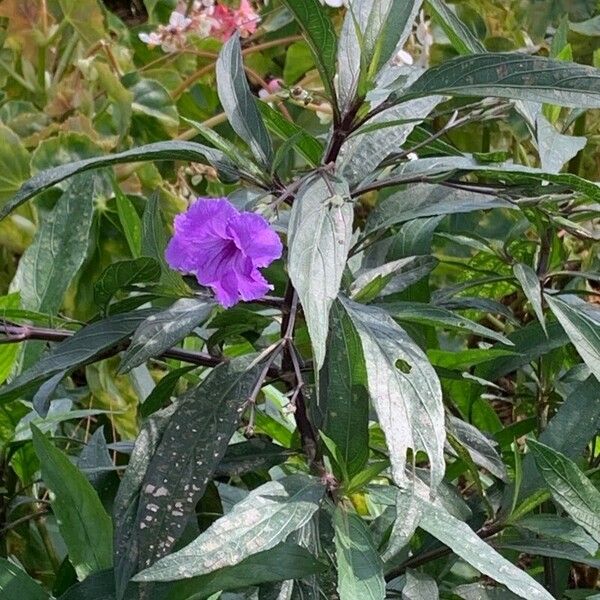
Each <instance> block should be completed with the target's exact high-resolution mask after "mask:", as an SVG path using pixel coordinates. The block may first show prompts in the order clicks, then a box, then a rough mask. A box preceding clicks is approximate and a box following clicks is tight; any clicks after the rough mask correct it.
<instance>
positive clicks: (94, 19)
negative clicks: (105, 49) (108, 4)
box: [58, 0, 107, 46]
mask: <svg viewBox="0 0 600 600" xmlns="http://www.w3.org/2000/svg"><path fill="white" fill-rule="evenodd" d="M58 4H59V5H60V8H61V10H62V11H63V15H64V18H65V20H66V21H67V22H68V23H70V24H71V26H72V27H73V29H75V31H76V32H77V33H78V35H79V37H80V38H81V39H82V40H83V41H84V42H85V43H86V44H87V45H88V46H91V45H92V44H94V43H96V42H99V41H100V40H102V39H105V38H106V37H107V32H106V30H105V29H104V17H103V16H102V11H101V10H100V7H99V6H98V2H97V1H96V0H58Z"/></svg>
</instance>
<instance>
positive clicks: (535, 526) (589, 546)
mask: <svg viewBox="0 0 600 600" xmlns="http://www.w3.org/2000/svg"><path fill="white" fill-rule="evenodd" d="M515 525H516V526H517V527H519V528H520V529H525V530H527V531H531V532H532V533H535V534H539V535H543V536H545V537H552V538H555V539H557V540H561V541H563V542H568V543H570V544H575V545H577V546H579V547H580V548H581V549H583V550H585V551H586V552H587V553H588V554H591V555H594V554H596V552H597V551H598V543H597V542H595V541H594V539H593V538H592V537H590V536H589V535H588V534H587V533H586V532H585V530H584V529H583V528H582V527H580V526H579V525H577V524H576V523H574V522H573V521H571V519H567V518H565V517H559V516H558V515H550V514H538V515H531V516H529V517H524V518H523V519H519V521H517V523H515Z"/></svg>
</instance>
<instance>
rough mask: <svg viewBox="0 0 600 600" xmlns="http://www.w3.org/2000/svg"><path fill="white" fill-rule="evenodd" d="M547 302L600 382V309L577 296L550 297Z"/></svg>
mask: <svg viewBox="0 0 600 600" xmlns="http://www.w3.org/2000/svg"><path fill="white" fill-rule="evenodd" d="M567 298H568V300H567ZM547 302H548V305H549V306H550V308H551V309H552V312H553V313H554V314H555V315H556V318H557V319H558V321H559V322H560V324H561V325H562V326H563V328H564V330H565V331H566V332H567V335H568V336H569V339H570V340H571V342H572V343H573V345H574V346H575V349H576V350H577V352H579V355H580V356H581V358H583V360H584V361H585V363H586V364H587V366H588V367H589V368H590V371H591V372H592V373H593V374H594V375H595V376H596V379H598V381H600V308H598V307H597V306H595V305H593V304H588V303H587V302H585V301H583V300H582V299H581V298H578V297H577V296H567V297H561V298H558V297H556V296H552V297H550V296H549V297H548V298H547Z"/></svg>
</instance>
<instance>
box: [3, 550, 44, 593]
mask: <svg viewBox="0 0 600 600" xmlns="http://www.w3.org/2000/svg"><path fill="white" fill-rule="evenodd" d="M0 595H1V596H2V599H3V600H24V599H25V598H27V600H49V599H50V596H49V595H48V594H47V593H46V592H45V591H44V590H43V589H42V587H41V586H40V585H39V584H38V583H37V582H36V581H34V580H33V579H32V578H31V577H29V575H27V573H25V571H23V570H22V569H20V568H19V567H17V565H15V564H13V563H11V562H9V561H8V560H6V559H5V558H0Z"/></svg>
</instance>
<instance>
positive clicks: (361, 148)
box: [339, 96, 442, 183]
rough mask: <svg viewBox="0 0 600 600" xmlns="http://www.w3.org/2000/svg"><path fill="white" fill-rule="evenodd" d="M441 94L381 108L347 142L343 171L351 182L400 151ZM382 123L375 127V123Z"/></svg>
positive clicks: (344, 148)
mask: <svg viewBox="0 0 600 600" xmlns="http://www.w3.org/2000/svg"><path fill="white" fill-rule="evenodd" d="M441 101H442V97H441V96H432V97H430V98H418V99H416V100H411V101H409V102H406V103H404V104H400V105H398V106H393V107H391V108H388V109H387V110H384V111H382V112H380V113H379V114H378V115H376V116H375V117H374V118H373V119H371V120H369V121H368V123H367V125H366V126H365V132H364V133H363V132H361V130H360V129H358V131H357V132H356V133H355V134H354V135H352V136H351V137H350V138H349V139H348V140H347V141H346V143H345V144H344V146H343V150H342V154H341V156H340V167H339V169H340V172H341V173H342V175H344V177H346V178H347V179H348V181H350V183H358V182H359V181H362V180H363V179H364V178H365V177H367V176H368V175H370V174H371V172H372V171H373V170H374V169H375V168H376V167H377V166H378V165H379V164H380V163H381V162H382V161H383V160H385V159H386V158H388V156H390V155H391V154H394V153H397V152H400V151H401V149H402V145H403V144H404V142H406V140H407V138H408V136H409V135H410V134H411V132H412V131H413V129H414V128H415V127H416V126H417V125H418V124H419V123H420V122H421V120H422V119H424V118H425V117H426V116H427V115H428V114H429V113H430V112H431V111H432V110H433V109H434V108H435V107H436V106H437V105H438V104H439V103H440V102H441ZM375 126H377V127H379V128H378V129H376V130H373V127H375Z"/></svg>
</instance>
